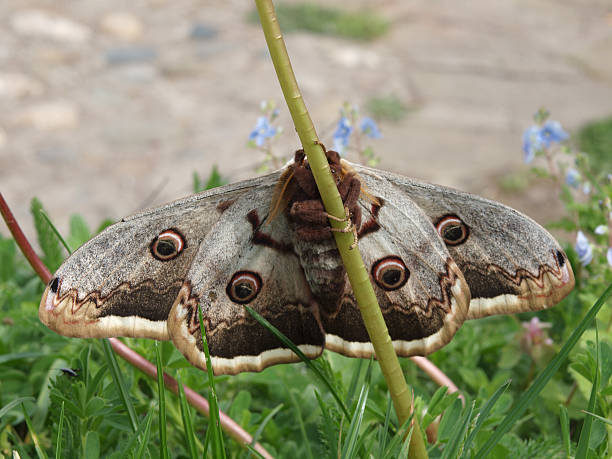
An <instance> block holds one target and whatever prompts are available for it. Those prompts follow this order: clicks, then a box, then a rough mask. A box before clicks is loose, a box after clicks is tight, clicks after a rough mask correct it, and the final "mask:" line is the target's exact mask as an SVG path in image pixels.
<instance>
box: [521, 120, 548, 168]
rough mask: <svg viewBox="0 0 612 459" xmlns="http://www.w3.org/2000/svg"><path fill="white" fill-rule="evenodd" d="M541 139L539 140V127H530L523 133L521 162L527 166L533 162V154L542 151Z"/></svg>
mask: <svg viewBox="0 0 612 459" xmlns="http://www.w3.org/2000/svg"><path fill="white" fill-rule="evenodd" d="M542 146H543V144H542V139H541V138H540V126H531V127H529V128H527V130H525V132H524V133H523V152H524V153H525V155H524V156H523V161H524V162H525V163H526V164H529V163H530V162H531V161H533V158H534V157H535V153H536V151H538V150H541V149H542Z"/></svg>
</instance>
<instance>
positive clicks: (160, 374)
mask: <svg viewBox="0 0 612 459" xmlns="http://www.w3.org/2000/svg"><path fill="white" fill-rule="evenodd" d="M154 343H155V363H156V364H157V397H158V400H159V443H160V446H159V447H160V449H161V451H160V456H161V457H163V458H164V459H168V458H169V455H168V440H167V437H166V389H165V386H164V369H163V367H162V358H161V352H160V350H159V341H154Z"/></svg>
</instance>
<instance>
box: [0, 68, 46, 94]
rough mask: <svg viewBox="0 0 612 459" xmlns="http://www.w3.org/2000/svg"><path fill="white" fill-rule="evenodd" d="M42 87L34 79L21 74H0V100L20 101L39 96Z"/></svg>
mask: <svg viewBox="0 0 612 459" xmlns="http://www.w3.org/2000/svg"><path fill="white" fill-rule="evenodd" d="M43 91H44V89H43V85H42V84H41V83H40V82H38V81H36V80H35V79H34V78H31V77H29V76H28V75H24V74H22V73H0V99H1V98H7V99H21V98H23V97H31V96H39V95H41V94H42V93H43Z"/></svg>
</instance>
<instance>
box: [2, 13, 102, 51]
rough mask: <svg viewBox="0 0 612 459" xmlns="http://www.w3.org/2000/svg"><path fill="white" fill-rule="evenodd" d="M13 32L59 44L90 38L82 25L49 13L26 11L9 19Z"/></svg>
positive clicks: (87, 29) (88, 31)
mask: <svg viewBox="0 0 612 459" xmlns="http://www.w3.org/2000/svg"><path fill="white" fill-rule="evenodd" d="M11 26H12V27H13V30H15V32H17V33H19V34H21V35H25V36H32V37H38V38H51V39H53V40H57V41H60V42H70V43H83V42H86V41H87V40H89V38H90V37H91V30H90V29H89V27H87V26H86V25H84V24H80V23H78V22H76V21H75V20H73V19H70V18H68V17H65V16H61V15H59V14H56V13H52V12H50V11H45V10H39V9H27V10H22V11H18V12H17V13H15V14H14V15H13V16H12V17H11Z"/></svg>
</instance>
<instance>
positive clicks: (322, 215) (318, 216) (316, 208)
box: [289, 199, 327, 226]
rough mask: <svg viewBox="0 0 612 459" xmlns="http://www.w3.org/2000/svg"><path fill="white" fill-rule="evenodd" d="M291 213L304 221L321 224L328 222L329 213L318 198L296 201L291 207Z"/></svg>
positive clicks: (295, 217)
mask: <svg viewBox="0 0 612 459" xmlns="http://www.w3.org/2000/svg"><path fill="white" fill-rule="evenodd" d="M289 215H291V217H293V218H294V219H295V220H298V221H300V222H302V223H309V224H315V225H319V226H325V225H326V224H327V213H326V212H325V208H324V207H323V203H322V202H321V201H319V200H317V199H310V200H307V201H296V202H294V203H293V204H292V205H291V209H289Z"/></svg>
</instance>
